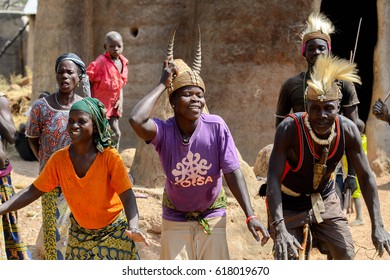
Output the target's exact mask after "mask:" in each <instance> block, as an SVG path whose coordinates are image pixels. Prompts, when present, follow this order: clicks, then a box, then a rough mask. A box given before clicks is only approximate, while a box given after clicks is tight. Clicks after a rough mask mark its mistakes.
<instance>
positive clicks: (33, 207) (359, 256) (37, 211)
mask: <svg viewBox="0 0 390 280" xmlns="http://www.w3.org/2000/svg"><path fill="white" fill-rule="evenodd" d="M7 153H8V155H9V158H10V160H11V164H12V166H13V173H12V181H13V185H14V187H15V189H16V191H20V190H21V189H23V188H24V187H26V186H28V185H29V184H30V183H32V181H33V180H34V178H35V177H36V176H37V174H38V162H28V161H24V160H22V159H21V158H20V157H19V155H18V154H17V152H16V150H15V149H14V148H13V147H12V146H11V147H8V150H7ZM377 183H378V191H379V196H380V201H381V210H382V218H383V221H384V224H385V228H386V229H387V230H388V231H390V177H383V178H377ZM135 191H137V189H136V188H135ZM137 203H138V208H139V212H140V213H141V214H142V213H144V215H146V213H147V212H148V211H154V212H156V209H155V207H151V201H149V200H148V199H144V198H140V199H137ZM156 207H157V206H156ZM157 211H158V210H157ZM18 214H19V227H20V229H21V234H22V237H23V240H24V242H25V243H26V244H27V245H28V247H29V249H30V251H31V253H32V255H33V258H34V259H40V257H39V253H38V251H37V246H36V242H37V237H38V234H39V231H40V228H41V223H42V213H41V203H40V200H37V201H35V202H33V203H32V204H30V205H28V206H27V207H25V208H23V209H21V210H19V211H18ZM353 219H354V214H351V215H350V221H353ZM364 221H365V224H364V225H362V226H355V227H351V232H352V235H353V238H354V242H355V247H356V257H355V259H356V260H370V259H379V258H378V257H377V255H376V253H375V249H374V246H373V245H372V243H371V228H370V220H369V216H368V213H367V210H366V207H365V206H364ZM149 237H151V238H154V239H155V240H153V241H154V242H155V243H156V244H158V242H159V241H158V238H159V235H153V236H151V235H149ZM269 242H272V241H271V240H270V241H269ZM152 248H157V247H152ZM259 248H260V247H259ZM268 248H269V247H268ZM259 250H261V249H259ZM268 253H269V252H268ZM157 255H158V253H157V252H155V254H154V257H156V256H157ZM266 255H267V256H269V259H271V258H272V257H271V254H266ZM148 256H153V254H150V253H148ZM262 256H263V257H264V254H263V255H262ZM267 258H268V257H267ZM312 259H317V260H324V259H326V257H325V256H323V255H321V254H319V253H318V252H317V251H314V252H313V253H312ZM380 259H383V260H390V256H389V255H386V254H385V255H384V256H383V257H382V258H380Z"/></svg>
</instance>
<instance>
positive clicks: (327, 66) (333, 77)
mask: <svg viewBox="0 0 390 280" xmlns="http://www.w3.org/2000/svg"><path fill="white" fill-rule="evenodd" d="M357 72H358V70H357V68H356V64H355V63H350V62H349V61H348V60H345V59H340V58H338V57H335V56H331V55H320V56H318V58H317V61H316V63H315V65H314V67H313V69H312V72H311V74H310V79H309V80H308V81H307V84H308V87H307V88H306V92H305V94H306V99H308V100H320V101H321V102H323V101H332V100H338V99H339V98H340V96H341V92H340V88H339V86H338V85H337V83H336V82H337V81H340V80H341V81H349V82H353V83H358V84H361V80H360V77H359V76H358V74H357Z"/></svg>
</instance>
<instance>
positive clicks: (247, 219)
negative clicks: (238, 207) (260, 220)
mask: <svg viewBox="0 0 390 280" xmlns="http://www.w3.org/2000/svg"><path fill="white" fill-rule="evenodd" d="M254 218H257V217H256V216H254V215H253V216H249V217H248V218H246V220H245V223H246V224H248V223H249V221H250V220H252V219H254Z"/></svg>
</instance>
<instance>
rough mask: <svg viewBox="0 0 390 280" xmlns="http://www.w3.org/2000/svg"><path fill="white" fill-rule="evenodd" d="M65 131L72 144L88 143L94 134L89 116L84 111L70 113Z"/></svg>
mask: <svg viewBox="0 0 390 280" xmlns="http://www.w3.org/2000/svg"><path fill="white" fill-rule="evenodd" d="M66 129H67V131H68V133H69V136H70V138H71V139H72V143H75V142H80V141H83V142H84V141H90V140H91V138H92V135H93V133H94V123H93V120H92V117H91V115H90V114H88V113H87V112H84V111H76V110H72V111H70V112H69V119H68V124H67V127H66Z"/></svg>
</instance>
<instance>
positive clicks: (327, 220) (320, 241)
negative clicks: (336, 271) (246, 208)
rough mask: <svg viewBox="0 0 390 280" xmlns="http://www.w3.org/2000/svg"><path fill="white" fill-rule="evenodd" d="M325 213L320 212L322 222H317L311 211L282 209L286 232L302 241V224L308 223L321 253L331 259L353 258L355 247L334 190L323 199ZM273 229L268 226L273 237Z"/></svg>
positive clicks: (314, 242)
mask: <svg viewBox="0 0 390 280" xmlns="http://www.w3.org/2000/svg"><path fill="white" fill-rule="evenodd" d="M324 205H325V213H322V214H321V217H322V218H323V220H324V221H323V222H322V223H317V221H316V219H315V218H314V215H313V211H312V210H311V209H310V210H307V211H299V212H297V211H292V210H284V211H283V217H284V222H285V224H286V228H287V230H288V232H289V233H290V234H292V235H294V236H295V238H296V239H297V240H298V241H299V242H300V243H302V241H303V226H304V225H305V224H309V226H310V230H311V233H312V236H313V239H314V241H313V244H315V245H316V247H318V248H319V249H320V251H321V252H322V253H325V254H328V255H329V256H330V257H331V258H332V259H341V260H345V259H353V258H354V256H355V247H354V245H353V239H352V234H351V232H350V230H349V228H348V220H347V218H346V216H345V214H344V213H343V212H342V209H341V206H340V200H339V198H338V196H337V194H336V193H335V192H333V193H332V194H330V195H329V196H328V197H327V198H325V199H324ZM272 231H273V229H272V228H270V232H271V237H272V238H274V236H275V235H274V233H273V232H272Z"/></svg>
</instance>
